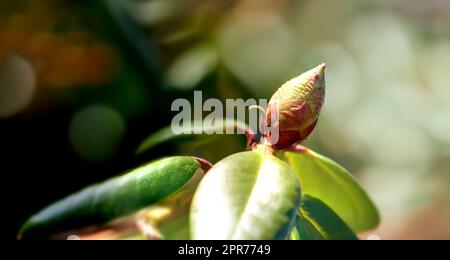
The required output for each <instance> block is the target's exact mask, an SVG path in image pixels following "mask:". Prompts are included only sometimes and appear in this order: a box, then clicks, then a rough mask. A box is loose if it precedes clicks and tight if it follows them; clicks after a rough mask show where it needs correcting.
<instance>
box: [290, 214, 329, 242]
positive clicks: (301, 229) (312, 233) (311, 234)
mask: <svg viewBox="0 0 450 260" xmlns="http://www.w3.org/2000/svg"><path fill="white" fill-rule="evenodd" d="M290 239H291V240H325V237H324V236H323V235H322V234H321V233H320V232H319V231H318V230H317V229H316V228H315V227H314V225H313V224H312V223H311V222H310V221H309V220H308V219H306V218H305V217H304V216H303V214H302V213H301V212H299V213H298V214H297V217H296V218H295V222H294V227H293V228H292V231H291V234H290Z"/></svg>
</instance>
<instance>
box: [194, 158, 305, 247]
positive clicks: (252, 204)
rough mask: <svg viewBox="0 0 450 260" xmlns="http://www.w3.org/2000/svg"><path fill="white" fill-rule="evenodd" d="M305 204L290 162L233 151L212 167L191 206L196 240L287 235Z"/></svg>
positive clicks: (276, 237) (274, 237)
mask: <svg viewBox="0 0 450 260" xmlns="http://www.w3.org/2000/svg"><path fill="white" fill-rule="evenodd" d="M299 202H300V185H299V183H298V180H297V178H296V177H295V175H294V173H293V172H292V171H291V169H290V168H289V166H288V165H287V164H286V163H284V162H283V161H281V160H279V159H277V158H276V157H273V156H270V155H265V154H263V153H262V152H259V151H252V152H242V153H237V154H233V155H231V156H229V157H227V158H225V159H223V160H222V161H220V162H219V163H217V164H216V165H215V166H214V167H213V168H211V169H210V170H209V171H208V174H207V175H206V176H205V177H204V178H203V180H202V181H201V182H200V185H199V187H198V189H197V191H196V193H195V195H194V199H193V202H192V206H191V236H192V238H193V239H284V238H286V237H287V235H288V234H289V231H290V228H291V227H292V224H293V221H294V219H295V215H296V212H297V210H298V206H299Z"/></svg>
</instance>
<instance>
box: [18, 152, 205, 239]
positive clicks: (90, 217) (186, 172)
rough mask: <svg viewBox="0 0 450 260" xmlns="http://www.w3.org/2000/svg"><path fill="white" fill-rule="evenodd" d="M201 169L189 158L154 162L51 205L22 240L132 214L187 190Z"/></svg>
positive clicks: (37, 216)
mask: <svg viewBox="0 0 450 260" xmlns="http://www.w3.org/2000/svg"><path fill="white" fill-rule="evenodd" d="M199 168H200V163H199V162H197V161H196V160H195V159H194V158H193V157H187V156H178V157H170V158H165V159H161V160H158V161H155V162H151V163H149V164H147V165H144V166H142V167H140V168H137V169H135V170H132V171H131V172H129V173H127V174H125V175H122V176H120V177H116V178H113V179H110V180H108V181H105V182H103V183H100V184H96V185H92V186H90V187H87V188H85V189H83V190H81V191H79V192H78V193H75V194H73V195H70V196H68V197H66V198H65V199H62V200H60V201H58V202H56V203H54V204H52V205H50V206H49V207H47V208H45V209H43V210H42V211H40V212H38V213H37V214H35V215H34V216H32V217H31V218H30V219H29V220H28V221H27V222H26V223H25V225H24V226H23V227H22V229H21V232H20V234H19V237H23V238H36V237H42V236H48V235H49V234H51V233H54V232H60V231H63V230H67V229H73V228H79V227H82V226H87V225H92V224H102V223H105V222H106V221H108V220H111V219H114V218H117V217H120V216H122V215H126V214H129V213H132V212H134V211H136V210H138V209H141V208H144V207H146V206H149V205H150V204H152V203H155V202H158V201H160V200H162V199H164V198H166V197H167V196H169V195H171V194H173V193H175V192H176V191H178V190H179V189H181V188H182V187H184V185H185V184H186V183H188V182H189V180H190V179H191V178H192V176H193V175H194V173H195V172H196V171H197V170H198V169H199Z"/></svg>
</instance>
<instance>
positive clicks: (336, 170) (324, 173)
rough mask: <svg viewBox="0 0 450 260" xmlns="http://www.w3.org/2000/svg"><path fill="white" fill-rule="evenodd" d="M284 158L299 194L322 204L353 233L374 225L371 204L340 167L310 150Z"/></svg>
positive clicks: (376, 219)
mask: <svg viewBox="0 0 450 260" xmlns="http://www.w3.org/2000/svg"><path fill="white" fill-rule="evenodd" d="M285 155H286V158H287V159H288V162H289V164H290V165H291V167H292V169H293V171H294V172H295V173H296V174H297V176H298V178H299V180H300V183H301V187H302V191H303V194H308V195H311V196H313V197H315V198H317V199H319V200H321V201H323V202H324V203H325V204H326V205H328V206H329V207H330V208H331V209H332V210H333V211H335V212H336V214H337V215H338V216H339V217H340V218H341V219H343V220H344V221H345V223H347V225H348V226H350V227H351V228H352V229H353V230H354V231H355V232H360V231H365V230H369V229H372V228H374V227H376V226H377V225H378V223H379V214H378V211H377V209H376V207H375V205H374V204H373V202H372V201H371V200H370V198H369V196H368V195H367V193H366V192H365V191H364V190H363V189H362V188H361V186H360V185H359V184H358V183H357V182H356V181H355V179H354V178H353V177H352V176H351V175H350V173H349V172H348V171H347V170H345V169H344V168H343V167H342V166H340V165H338V164H337V163H336V162H334V161H332V160H330V159H328V158H326V157H324V156H322V155H320V154H318V153H315V152H314V151H311V150H305V152H303V153H292V152H286V154H285Z"/></svg>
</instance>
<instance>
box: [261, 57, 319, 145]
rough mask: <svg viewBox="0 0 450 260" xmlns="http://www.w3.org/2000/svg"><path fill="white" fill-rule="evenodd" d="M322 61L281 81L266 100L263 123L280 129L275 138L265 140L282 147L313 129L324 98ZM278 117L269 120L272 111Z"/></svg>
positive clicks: (292, 142) (268, 136)
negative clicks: (279, 85)
mask: <svg viewBox="0 0 450 260" xmlns="http://www.w3.org/2000/svg"><path fill="white" fill-rule="evenodd" d="M324 69H325V64H321V65H319V66H317V67H315V68H313V69H311V70H309V71H307V72H305V73H303V74H301V75H300V76H298V77H296V78H294V79H291V80H289V81H288V82H286V83H284V84H283V85H282V86H281V87H280V88H279V89H278V90H277V92H275V94H274V95H273V96H272V98H271V99H270V101H269V106H268V109H267V111H266V124H267V126H270V127H271V128H274V127H273V126H275V129H278V130H279V136H278V138H277V139H278V140H275V141H270V135H271V133H266V137H267V140H269V142H270V143H271V145H272V146H273V147H275V148H276V149H285V148H288V147H289V146H291V145H293V144H296V143H299V142H301V141H303V140H305V139H306V138H307V137H308V136H309V134H311V132H312V131H313V130H314V128H315V126H316V124H317V120H318V118H319V114H320V110H321V108H322V104H323V102H324V98H325V75H324ZM275 109H278V113H279V114H278V119H275V120H273V121H274V122H272V111H273V110H275Z"/></svg>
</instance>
